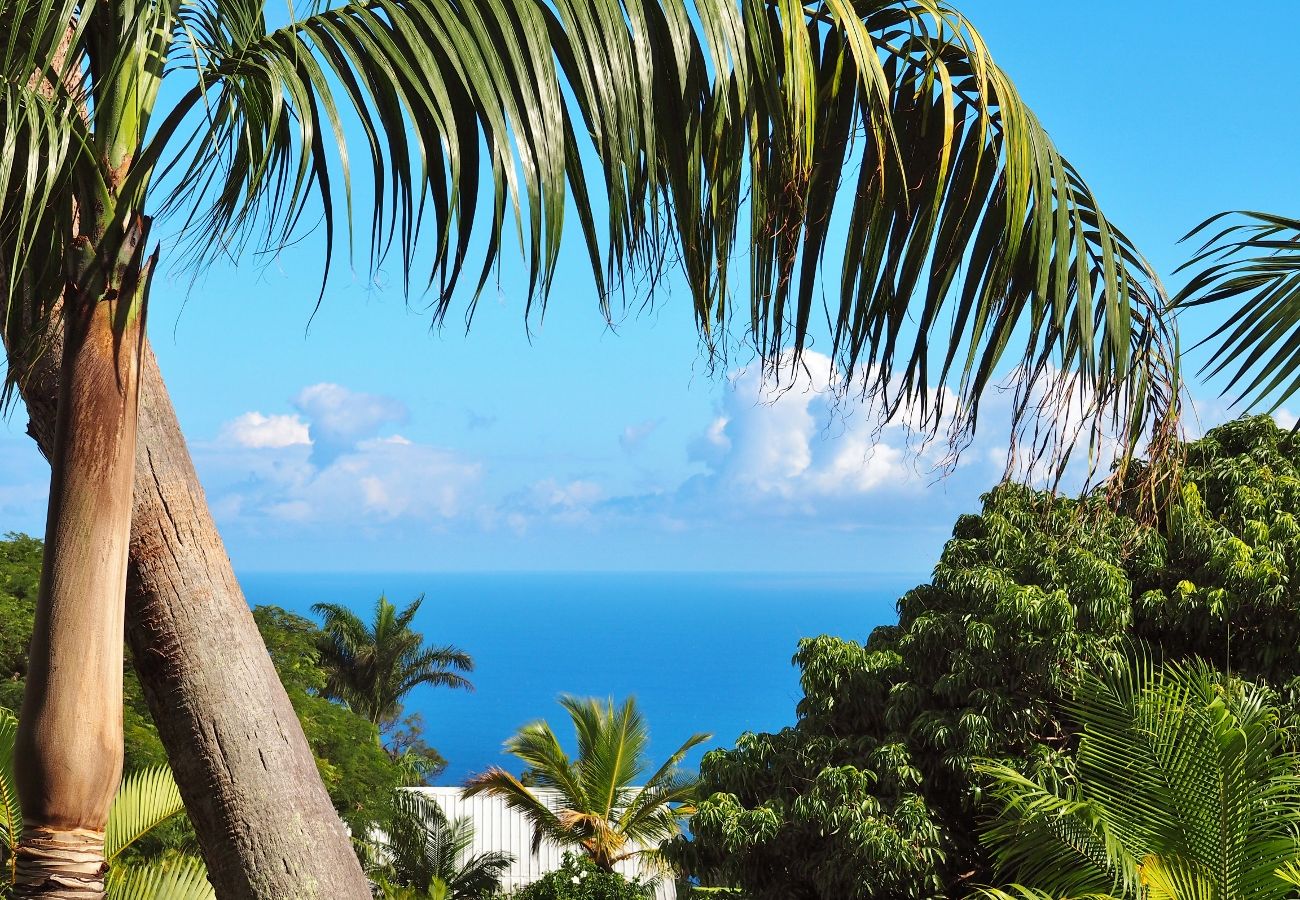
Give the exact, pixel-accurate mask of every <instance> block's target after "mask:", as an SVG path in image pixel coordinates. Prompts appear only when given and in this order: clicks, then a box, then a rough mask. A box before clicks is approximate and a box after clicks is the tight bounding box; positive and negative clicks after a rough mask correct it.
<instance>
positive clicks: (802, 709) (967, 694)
mask: <svg viewBox="0 0 1300 900" xmlns="http://www.w3.org/2000/svg"><path fill="white" fill-rule="evenodd" d="M1180 452H1181V453H1182V455H1183V457H1184V460H1185V466H1184V469H1183V472H1182V480H1181V482H1180V483H1179V484H1177V485H1176V486H1175V487H1176V491H1177V493H1176V494H1175V495H1173V496H1171V497H1169V498H1168V503H1167V506H1168V513H1167V515H1165V516H1163V517H1161V518H1160V519H1159V520H1157V521H1156V522H1154V523H1150V522H1148V521H1147V520H1146V519H1144V518H1142V517H1139V516H1136V515H1134V513H1136V512H1137V501H1136V500H1135V499H1133V498H1132V497H1131V496H1130V495H1127V494H1125V493H1124V492H1122V491H1118V490H1115V489H1111V490H1105V491H1098V492H1095V493H1093V494H1091V495H1089V496H1088V497H1085V498H1083V499H1070V498H1063V497H1054V496H1052V495H1050V494H1047V493H1044V492H1038V491H1033V490H1031V489H1029V488H1026V487H1023V486H1017V485H1003V486H1000V487H998V488H996V489H995V490H993V491H992V492H990V493H989V494H988V495H986V496H985V498H984V502H983V509H982V511H981V513H980V514H978V515H968V516H962V517H961V518H960V519H959V520H958V521H957V523H956V525H955V526H954V528H953V536H952V539H951V540H950V541H949V542H948V543H947V545H946V546H945V548H944V551H943V554H942V555H941V557H940V561H939V564H938V565H937V566H936V568H935V570H934V574H933V577H932V579H931V581H930V583H928V584H925V585H921V586H919V587H917V588H915V589H913V590H912V591H909V592H908V593H907V594H905V595H904V596H903V597H902V598H901V599H900V600H899V603H898V612H899V622H898V624H897V625H890V626H882V627H880V628H877V629H875V630H874V631H873V632H872V634H871V636H870V638H869V639H868V640H867V642H866V643H865V644H862V643H858V642H856V641H853V640H848V639H843V638H836V637H830V636H822V637H817V638H811V639H807V640H804V641H801V642H800V645H799V649H798V652H797V654H796V655H795V662H796V663H797V664H798V665H799V666H800V668H801V671H802V677H801V683H802V686H803V693H804V696H803V699H802V700H801V701H800V702H799V705H798V722H797V724H796V725H794V726H792V727H790V728H786V729H784V730H782V731H780V732H778V733H775V734H747V735H744V736H742V737H741V738H740V740H739V741H738V742H737V745H736V747H735V748H734V749H730V750H723V751H714V752H711V753H709V754H706V755H705V757H704V760H703V761H702V763H701V780H702V786H701V790H702V795H703V797H704V799H702V800H701V802H700V804H699V808H698V810H697V812H696V814H695V815H694V816H693V817H692V820H691V831H692V834H693V837H694V840H692V841H689V842H688V841H680V842H678V844H677V845H676V846H675V848H674V852H675V854H676V855H678V857H679V859H681V860H682V862H683V864H684V865H685V866H686V867H687V869H688V870H689V871H691V872H693V873H694V874H696V875H697V876H699V877H701V878H702V879H703V880H704V881H705V882H706V883H708V884H717V885H721V886H736V887H741V888H743V889H744V890H745V891H746V893H747V894H748V895H749V896H751V897H753V898H756V900H777V898H796V900H805V898H806V900H831V898H835V900H844V898H899V897H908V898H918V900H921V898H940V897H948V896H962V895H964V894H965V893H966V891H967V889H968V886H969V885H970V884H971V883H974V882H983V883H990V881H991V872H992V870H991V859H990V858H989V855H988V853H987V850H986V849H985V848H984V847H983V846H982V845H981V843H980V841H979V835H978V832H977V831H976V829H975V827H974V826H975V823H976V822H977V821H978V820H979V817H980V815H981V814H982V813H981V809H982V802H983V800H984V793H983V782H982V779H981V778H980V776H979V775H978V773H977V772H976V771H975V768H974V767H975V761H976V760H978V759H980V758H989V759H995V760H998V761H1000V762H1003V763H1005V764H1007V765H1010V766H1012V767H1014V768H1016V769H1017V770H1018V771H1021V772H1022V773H1024V774H1025V775H1026V776H1028V777H1043V778H1049V777H1052V773H1059V772H1061V771H1063V769H1062V767H1063V766H1065V765H1066V764H1067V761H1068V758H1069V751H1070V750H1071V747H1072V744H1073V741H1074V736H1075V734H1076V732H1077V723H1076V722H1075V721H1074V720H1073V717H1072V713H1071V712H1070V709H1069V705H1068V703H1069V700H1070V698H1071V697H1072V696H1073V692H1074V690H1075V689H1076V686H1077V684H1078V681H1079V678H1080V677H1081V676H1082V674H1083V673H1084V672H1085V671H1087V670H1089V669H1090V668H1092V667H1095V666H1106V665H1114V664H1116V663H1118V662H1119V661H1120V660H1122V658H1123V656H1124V653H1125V648H1126V647H1127V646H1128V645H1129V642H1130V641H1131V640H1133V639H1134V638H1138V639H1141V640H1143V641H1144V642H1146V644H1147V645H1148V646H1150V647H1151V648H1152V652H1153V653H1154V654H1156V656H1157V657H1158V658H1161V659H1164V658H1168V659H1182V658H1188V657H1193V656H1196V657H1202V658H1205V659H1208V660H1211V661H1213V662H1214V663H1215V664H1217V665H1220V666H1223V667H1225V668H1230V669H1231V671H1233V672H1234V673H1238V674H1240V675H1242V676H1243V677H1246V678H1250V679H1255V680H1260V681H1262V682H1265V683H1267V684H1269V685H1271V686H1272V687H1273V688H1274V689H1275V690H1278V691H1279V692H1282V694H1283V695H1284V696H1287V697H1292V696H1295V694H1296V692H1295V690H1294V688H1293V687H1292V681H1293V679H1295V677H1296V676H1297V675H1300V659H1297V657H1296V654H1295V653H1294V647H1295V646H1296V645H1297V642H1298V641H1300V589H1297V588H1296V587H1295V585H1296V584H1298V583H1300V582H1297V580H1296V579H1297V574H1300V532H1298V531H1297V529H1296V524H1295V523H1296V520H1295V518H1294V514H1293V513H1292V512H1291V511H1292V510H1295V509H1297V508H1300V507H1298V506H1297V504H1298V503H1300V493H1298V491H1300V440H1297V438H1296V437H1295V436H1293V435H1291V434H1290V433H1288V432H1286V431H1284V430H1282V429H1279V428H1278V427H1277V426H1276V424H1274V423H1273V422H1272V421H1271V420H1269V419H1267V418H1254V419H1242V420H1239V421H1236V422H1232V423H1229V424H1227V425H1224V426H1222V427H1220V428H1216V429H1214V430H1213V431H1211V432H1210V433H1209V434H1208V435H1206V437H1205V438H1203V439H1201V440H1199V441H1195V442H1192V443H1190V444H1188V445H1186V446H1185V447H1183V448H1181V450H1180Z"/></svg>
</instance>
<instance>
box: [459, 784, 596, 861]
mask: <svg viewBox="0 0 1300 900" xmlns="http://www.w3.org/2000/svg"><path fill="white" fill-rule="evenodd" d="M478 794H487V795H488V796H491V797H498V798H500V799H501V800H502V801H503V802H504V803H505V804H506V806H508V807H509V808H510V809H513V810H515V811H517V812H519V813H521V814H523V816H524V817H525V818H526V819H528V821H529V822H531V823H532V825H533V840H532V851H533V852H534V853H536V852H537V850H538V848H540V847H541V845H542V839H543V838H547V837H549V838H551V839H552V840H554V841H556V842H557V843H558V844H560V845H561V846H563V845H565V844H568V843H571V836H570V835H568V834H567V833H566V829H565V828H564V826H563V825H562V824H561V822H560V819H559V817H558V816H557V815H556V812H555V810H553V809H551V808H550V807H549V806H547V805H546V804H545V803H543V802H542V801H541V800H539V799H538V798H537V795H536V794H534V793H533V792H532V791H530V790H529V789H528V788H527V787H525V786H524V785H523V783H522V782H520V781H519V779H518V778H516V777H515V776H514V775H512V774H510V773H509V772H507V771H506V770H505V769H502V768H499V767H496V766H493V767H492V768H490V769H488V770H487V771H485V772H482V773H481V774H478V775H475V776H474V777H472V778H470V779H469V780H468V781H467V782H465V790H464V795H465V796H466V797H474V796H477V795H478Z"/></svg>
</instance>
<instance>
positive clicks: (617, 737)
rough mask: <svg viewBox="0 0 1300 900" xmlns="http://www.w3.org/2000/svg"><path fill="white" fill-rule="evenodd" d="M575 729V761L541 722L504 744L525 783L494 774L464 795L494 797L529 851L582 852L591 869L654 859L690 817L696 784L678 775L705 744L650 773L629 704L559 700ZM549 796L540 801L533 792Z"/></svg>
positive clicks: (639, 722) (701, 737)
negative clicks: (514, 819)
mask: <svg viewBox="0 0 1300 900" xmlns="http://www.w3.org/2000/svg"><path fill="white" fill-rule="evenodd" d="M560 705H561V706H563V707H564V709H565V711H566V712H567V713H568V714H569V718H570V720H571V721H572V722H573V729H574V731H575V733H576V736H577V745H578V755H577V758H576V759H572V760H571V759H569V756H568V754H567V753H565V752H564V749H563V748H562V747H561V746H560V741H559V738H557V737H556V736H555V732H554V731H552V730H551V726H550V725H549V724H547V723H546V722H545V721H538V722H533V723H531V724H528V725H525V726H524V727H523V728H521V729H520V730H519V732H518V733H517V734H515V735H514V737H512V738H510V739H509V740H508V741H506V750H507V751H508V752H509V753H511V754H513V755H514V756H516V757H517V758H519V759H520V760H521V761H522V762H523V763H525V764H526V765H527V766H528V769H527V771H526V772H525V774H524V779H523V780H521V779H520V778H517V777H515V776H514V775H512V774H511V773H510V772H507V771H506V770H505V769H502V768H500V767H493V768H491V769H488V770H487V771H486V772H483V773H482V774H480V775H476V776H475V777H473V778H471V779H470V780H469V782H468V783H467V784H466V786H465V795H466V796H471V797H472V796H474V795H476V794H487V795H489V796H493V797H500V798H501V799H502V800H504V801H505V803H506V805H507V806H509V807H510V808H511V809H515V810H518V811H519V812H521V813H522V814H523V815H524V816H525V817H526V818H527V819H528V820H529V821H530V822H531V823H532V825H533V849H534V851H535V850H536V849H537V848H538V847H539V846H541V843H542V841H543V840H549V841H551V842H553V843H555V844H558V845H559V846H561V847H574V848H577V849H579V850H581V851H582V853H584V854H585V855H586V856H587V858H588V859H590V860H591V861H592V862H593V863H594V864H595V865H596V866H597V867H599V868H601V869H603V870H605V871H612V870H613V867H614V865H615V864H616V863H618V862H620V861H622V860H625V859H630V858H633V857H637V856H646V855H647V854H653V853H654V851H655V850H657V848H658V847H659V845H660V844H661V843H662V842H663V841H666V840H668V839H670V838H673V837H676V836H677V835H679V834H680V833H681V825H680V822H681V820H682V818H683V817H685V816H688V815H690V813H691V812H692V811H693V803H694V801H695V788H696V784H695V779H694V778H693V777H690V776H688V775H684V774H682V773H681V772H679V771H678V769H677V767H678V765H679V764H680V763H681V761H682V759H683V758H684V757H685V756H686V754H687V753H688V752H689V751H690V750H691V748H692V747H695V746H697V745H699V744H700V743H702V742H704V741H706V740H708V739H709V735H707V734H695V735H692V736H691V737H690V738H688V739H687V741H686V742H685V743H684V744H682V745H681V746H680V747H679V748H677V750H676V751H675V752H673V753H672V754H671V755H670V756H669V757H668V759H666V760H665V761H664V762H663V764H662V765H660V766H659V767H658V768H657V769H654V770H653V772H652V771H651V768H650V760H649V759H648V757H647V748H648V745H649V742H650V732H649V729H648V727H647V726H646V722H645V720H644V719H643V718H642V717H641V713H640V711H639V710H638V709H637V706H636V701H635V700H634V699H632V698H628V699H627V700H626V701H624V702H623V703H622V704H621V705H619V706H615V705H614V701H613V700H608V701H601V700H597V699H594V698H584V697H570V696H563V697H561V698H560ZM524 781H527V782H528V784H529V785H532V786H535V787H537V788H544V789H546V790H549V791H554V792H555V799H554V800H553V801H551V802H548V799H549V798H543V797H541V796H539V795H538V794H537V793H536V792H535V791H534V790H533V787H529V786H526V785H525V784H524Z"/></svg>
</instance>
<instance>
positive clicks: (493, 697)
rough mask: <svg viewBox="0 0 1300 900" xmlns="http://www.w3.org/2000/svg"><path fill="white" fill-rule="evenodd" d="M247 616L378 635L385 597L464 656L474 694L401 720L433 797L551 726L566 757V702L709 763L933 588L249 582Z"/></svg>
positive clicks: (865, 580) (364, 577)
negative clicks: (532, 730)
mask: <svg viewBox="0 0 1300 900" xmlns="http://www.w3.org/2000/svg"><path fill="white" fill-rule="evenodd" d="M240 580H241V582H242V584H243V586H244V591H245V593H246V595H247V597H248V601H249V602H250V603H252V604H275V605H277V606H281V607H283V608H285V609H287V610H289V611H291V612H295V613H299V614H301V615H305V616H308V617H311V612H310V607H311V605H312V604H313V603H322V602H327V603H342V604H345V605H347V606H348V607H350V608H351V609H353V610H355V611H356V612H357V613H358V614H359V615H360V616H361V617H362V619H363V620H367V621H368V620H369V618H370V616H371V613H372V610H373V607H374V603H375V600H376V599H377V598H378V597H379V595H380V594H381V593H382V594H386V595H387V597H388V599H389V600H391V601H392V602H393V603H395V604H397V606H398V607H399V608H401V607H404V606H405V605H406V604H407V603H408V602H409V601H411V600H412V599H414V598H415V597H416V596H418V595H420V594H424V595H425V600H424V604H423V605H422V606H421V608H420V611H419V614H418V615H417V617H416V620H415V626H414V627H415V628H416V629H417V630H419V631H422V632H423V633H424V635H425V640H426V642H427V643H429V644H454V645H456V646H458V647H460V648H461V649H463V650H465V651H467V652H468V653H470V654H471V655H472V656H473V658H474V662H475V670H474V673H473V674H472V675H471V676H470V677H471V679H472V680H473V682H474V686H475V690H474V691H473V692H467V691H455V690H449V689H446V688H430V687H427V686H422V687H419V688H416V689H415V691H413V692H412V693H411V694H410V695H409V696H408V698H407V700H406V711H407V712H408V713H409V712H418V713H420V714H421V715H422V716H423V717H424V721H425V726H426V740H428V742H429V743H430V744H431V745H433V746H434V747H437V748H438V750H439V752H441V753H442V754H443V756H445V757H446V758H447V760H448V766H447V769H446V770H445V771H444V772H443V774H442V775H441V777H440V778H439V779H438V783H439V784H446V785H455V784H460V783H461V782H463V781H464V780H465V779H466V778H467V777H468V776H469V775H471V774H473V773H475V772H479V771H482V770H483V769H485V768H487V767H488V766H491V765H502V766H505V767H506V768H509V769H511V770H513V771H518V769H519V766H518V765H516V761H515V760H514V759H513V757H509V756H508V755H506V754H505V753H504V752H503V751H502V742H503V741H504V740H505V739H506V738H507V737H509V736H510V735H511V734H512V733H514V731H515V730H516V729H517V728H519V726H521V725H523V724H525V723H527V722H530V721H533V720H536V719H547V720H548V721H549V722H550V723H551V727H552V728H554V729H555V731H556V733H557V735H558V736H559V737H560V740H561V741H562V742H564V743H565V744H566V745H567V746H570V747H571V746H572V729H571V726H570V724H569V721H568V717H567V715H566V714H565V713H564V711H563V710H562V709H561V708H560V707H559V705H558V704H557V703H556V698H557V697H558V696H559V695H560V694H563V693H569V694H578V695H581V696H596V697H613V698H615V699H616V700H621V699H622V698H624V697H627V696H629V695H632V696H635V697H636V698H637V701H638V705H639V706H640V707H641V709H642V711H643V713H644V715H645V717H646V721H647V722H648V724H649V728H650V734H651V740H652V746H651V755H652V759H653V761H654V762H655V763H658V761H659V760H660V759H661V758H662V757H663V756H665V755H667V754H668V753H670V752H672V751H673V750H675V749H676V748H677V747H678V746H680V745H681V743H682V742H683V741H684V740H685V739H686V738H687V737H689V736H690V735H691V734H693V733H695V732H697V731H703V732H709V733H711V734H712V735H713V737H712V739H711V740H709V741H708V742H706V743H705V744H704V745H703V746H702V747H701V748H698V749H697V750H696V751H695V752H693V753H692V754H691V756H690V757H688V758H687V760H686V765H687V766H690V767H694V766H696V765H697V764H698V762H699V757H700V755H701V754H702V753H703V752H704V751H705V750H707V749H709V748H712V747H718V746H732V745H734V743H735V740H736V737H737V736H738V735H740V734H741V733H742V732H745V731H773V730H779V729H780V728H782V727H784V726H786V725H791V724H793V723H794V721H795V704H796V703H797V702H798V700H799V697H800V696H801V691H800V689H799V677H798V676H799V673H798V670H797V668H796V667H795V666H794V665H792V663H791V657H792V656H793V655H794V652H795V649H796V645H797V643H798V640H799V638H801V637H810V636H814V635H819V634H833V635H837V636H840V637H844V638H852V639H855V640H865V639H866V637H867V635H869V634H870V633H871V629H872V628H874V627H876V626H877V625H882V624H886V623H891V622H894V621H897V615H896V612H895V607H894V603H895V601H896V600H897V598H898V597H899V596H900V595H901V594H902V592H903V591H905V590H907V589H908V588H910V587H912V586H913V585H915V584H918V583H920V582H922V581H924V580H925V576H924V575H877V574H833V575H816V574H813V575H809V574H767V573H763V574H737V573H705V574H701V573H694V572H692V573H679V574H664V573H577V574H575V573H522V574H516V573H510V574H479V573H472V574H471V573H436V574H413V573H401V574H378V575H377V574H342V575H340V574H330V575H313V574H301V573H292V574H290V573H246V574H243V575H241V579H240Z"/></svg>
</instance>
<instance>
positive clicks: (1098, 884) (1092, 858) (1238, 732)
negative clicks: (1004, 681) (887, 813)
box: [979, 662, 1300, 900]
mask: <svg viewBox="0 0 1300 900" xmlns="http://www.w3.org/2000/svg"><path fill="white" fill-rule="evenodd" d="M1074 711H1075V713H1076V714H1077V716H1078V720H1079V722H1080V723H1081V724H1082V725H1083V731H1082V737H1081V739H1080V742H1079V750H1078V755H1077V771H1076V772H1075V773H1074V775H1073V777H1072V779H1071V780H1070V781H1068V782H1067V783H1065V784H1057V785H1048V784H1040V783H1037V782H1035V781H1032V780H1030V779H1028V778H1025V777H1024V776H1023V775H1020V774H1019V773H1017V772H1016V771H1014V770H1012V769H1009V768H1007V767H1005V766H989V767H987V769H986V772H987V773H988V774H989V775H991V776H992V778H993V795H994V798H995V802H997V804H998V805H1000V806H1001V813H1000V815H999V817H998V818H997V819H996V820H995V823H994V825H993V826H992V827H991V828H990V829H989V831H988V832H987V833H986V835H985V837H986V840H987V841H988V843H989V845H990V846H991V847H992V848H993V850H994V852H995V854H996V857H997V860H998V863H999V867H1000V869H1001V871H1002V872H1003V873H1004V874H1005V875H1007V876H1009V877H1011V878H1013V879H1015V880H1017V881H1019V882H1021V884H1019V885H1016V886H1015V887H1013V888H1010V889H1007V890H985V891H982V892H980V894H979V896H982V897H985V898H989V900H1010V898H1024V900H1030V898H1033V900H1043V898H1053V897H1063V898H1064V897H1072V898H1084V897H1095V898H1101V900H1110V898H1122V900H1138V898H1142V900H1201V898H1211V897H1221V898H1228V897H1257V898H1260V900H1270V898H1276V900H1286V898H1290V897H1294V896H1295V890H1296V884H1297V883H1300V882H1297V880H1296V876H1297V874H1300V869H1297V866H1298V865H1300V755H1298V754H1297V753H1296V752H1295V751H1294V750H1293V749H1291V744H1290V741H1289V735H1288V734H1287V732H1286V731H1284V730H1283V729H1282V728H1280V727H1279V723H1278V712H1277V710H1276V709H1275V708H1273V707H1271V706H1270V705H1269V702H1268V699H1267V695H1266V693H1265V692H1264V691H1263V690H1261V689H1259V688H1258V687H1256V686H1255V685H1252V684H1248V683H1242V682H1237V681H1233V680H1232V679H1230V678H1227V677H1225V676H1223V675H1222V674H1220V673H1218V672H1216V671H1214V670H1213V669H1211V668H1210V667H1209V666H1207V665H1205V664H1204V663H1199V662H1195V663H1183V664H1168V665H1166V666H1165V667H1164V668H1163V669H1159V670H1155V671H1153V670H1152V669H1151V668H1150V667H1149V665H1147V664H1145V663H1143V664H1139V665H1138V666H1137V667H1136V668H1134V669H1132V670H1122V671H1119V672H1116V673H1113V674H1109V675H1107V676H1105V677H1103V678H1090V679H1087V680H1085V682H1084V684H1083V686H1082V688H1081V690H1080V693H1079V695H1078V697H1077V699H1076V702H1075V706H1074Z"/></svg>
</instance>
